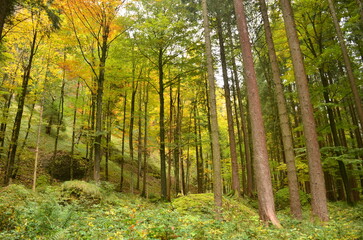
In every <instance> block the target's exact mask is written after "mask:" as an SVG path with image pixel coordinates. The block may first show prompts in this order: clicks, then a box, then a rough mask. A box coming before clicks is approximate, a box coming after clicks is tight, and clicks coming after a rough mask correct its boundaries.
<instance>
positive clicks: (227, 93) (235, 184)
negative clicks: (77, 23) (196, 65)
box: [217, 13, 241, 197]
mask: <svg viewBox="0 0 363 240" xmlns="http://www.w3.org/2000/svg"><path fill="white" fill-rule="evenodd" d="M219 15H220V13H218V16H217V31H218V39H219V50H220V56H221V63H222V72H223V82H224V98H225V101H226V110H227V123H228V137H229V150H230V155H231V166H232V191H233V194H234V195H236V196H238V197H239V196H240V194H241V187H240V184H239V176H238V159H237V158H238V157H237V148H236V136H235V133H234V123H233V113H232V103H231V90H230V88H229V82H228V73H227V61H226V53H225V47H224V39H223V31H222V23H221V19H220V16H219Z"/></svg>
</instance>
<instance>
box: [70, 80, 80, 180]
mask: <svg viewBox="0 0 363 240" xmlns="http://www.w3.org/2000/svg"><path fill="white" fill-rule="evenodd" d="M79 86H80V82H79V80H78V81H77V90H76V100H75V102H74V110H73V123H72V145H71V164H70V167H69V169H70V177H71V180H73V177H74V176H73V172H74V169H73V168H74V166H73V165H74V147H75V146H74V145H75V138H76V123H77V103H78V98H79Z"/></svg>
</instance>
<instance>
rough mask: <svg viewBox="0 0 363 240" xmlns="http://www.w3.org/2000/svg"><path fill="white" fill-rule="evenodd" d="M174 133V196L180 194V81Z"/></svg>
mask: <svg viewBox="0 0 363 240" xmlns="http://www.w3.org/2000/svg"><path fill="white" fill-rule="evenodd" d="M175 123H176V126H175V132H174V144H175V147H174V179H175V196H178V194H179V193H180V176H179V173H180V168H179V164H180V132H181V103H180V79H179V82H178V90H177V106H176V119H175Z"/></svg>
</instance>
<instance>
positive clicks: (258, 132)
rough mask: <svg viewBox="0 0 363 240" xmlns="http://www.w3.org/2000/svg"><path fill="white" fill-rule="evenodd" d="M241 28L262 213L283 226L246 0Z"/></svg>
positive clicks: (239, 4) (239, 11) (239, 5)
mask: <svg viewBox="0 0 363 240" xmlns="http://www.w3.org/2000/svg"><path fill="white" fill-rule="evenodd" d="M234 8H235V12H236V18H237V27H238V31H239V36H240V43H241V48H242V58H243V65H244V70H245V74H246V86H247V97H248V103H249V114H250V119H251V133H252V141H253V154H254V171H255V177H256V187H257V194H258V202H259V214H260V218H261V220H262V221H265V222H269V221H271V223H272V224H273V225H275V226H277V227H281V225H280V222H279V220H278V219H277V217H276V213H275V204H274V196H273V192H272V183H271V173H270V167H269V163H268V153H267V146H266V134H265V129H264V125H263V118H262V111H261V103H260V99H259V93H258V86H257V78H256V72H255V69H254V63H253V56H252V49H251V43H250V38H249V35H248V28H247V21H246V16H245V9H244V6H243V0H234Z"/></svg>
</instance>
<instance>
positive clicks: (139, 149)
mask: <svg viewBox="0 0 363 240" xmlns="http://www.w3.org/2000/svg"><path fill="white" fill-rule="evenodd" d="M137 111H138V122H137V126H138V135H137V143H138V144H137V182H136V189H137V190H140V177H141V161H142V149H143V146H142V114H141V112H142V88H140V92H139V106H138V110H137ZM145 114H147V113H145Z"/></svg>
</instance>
